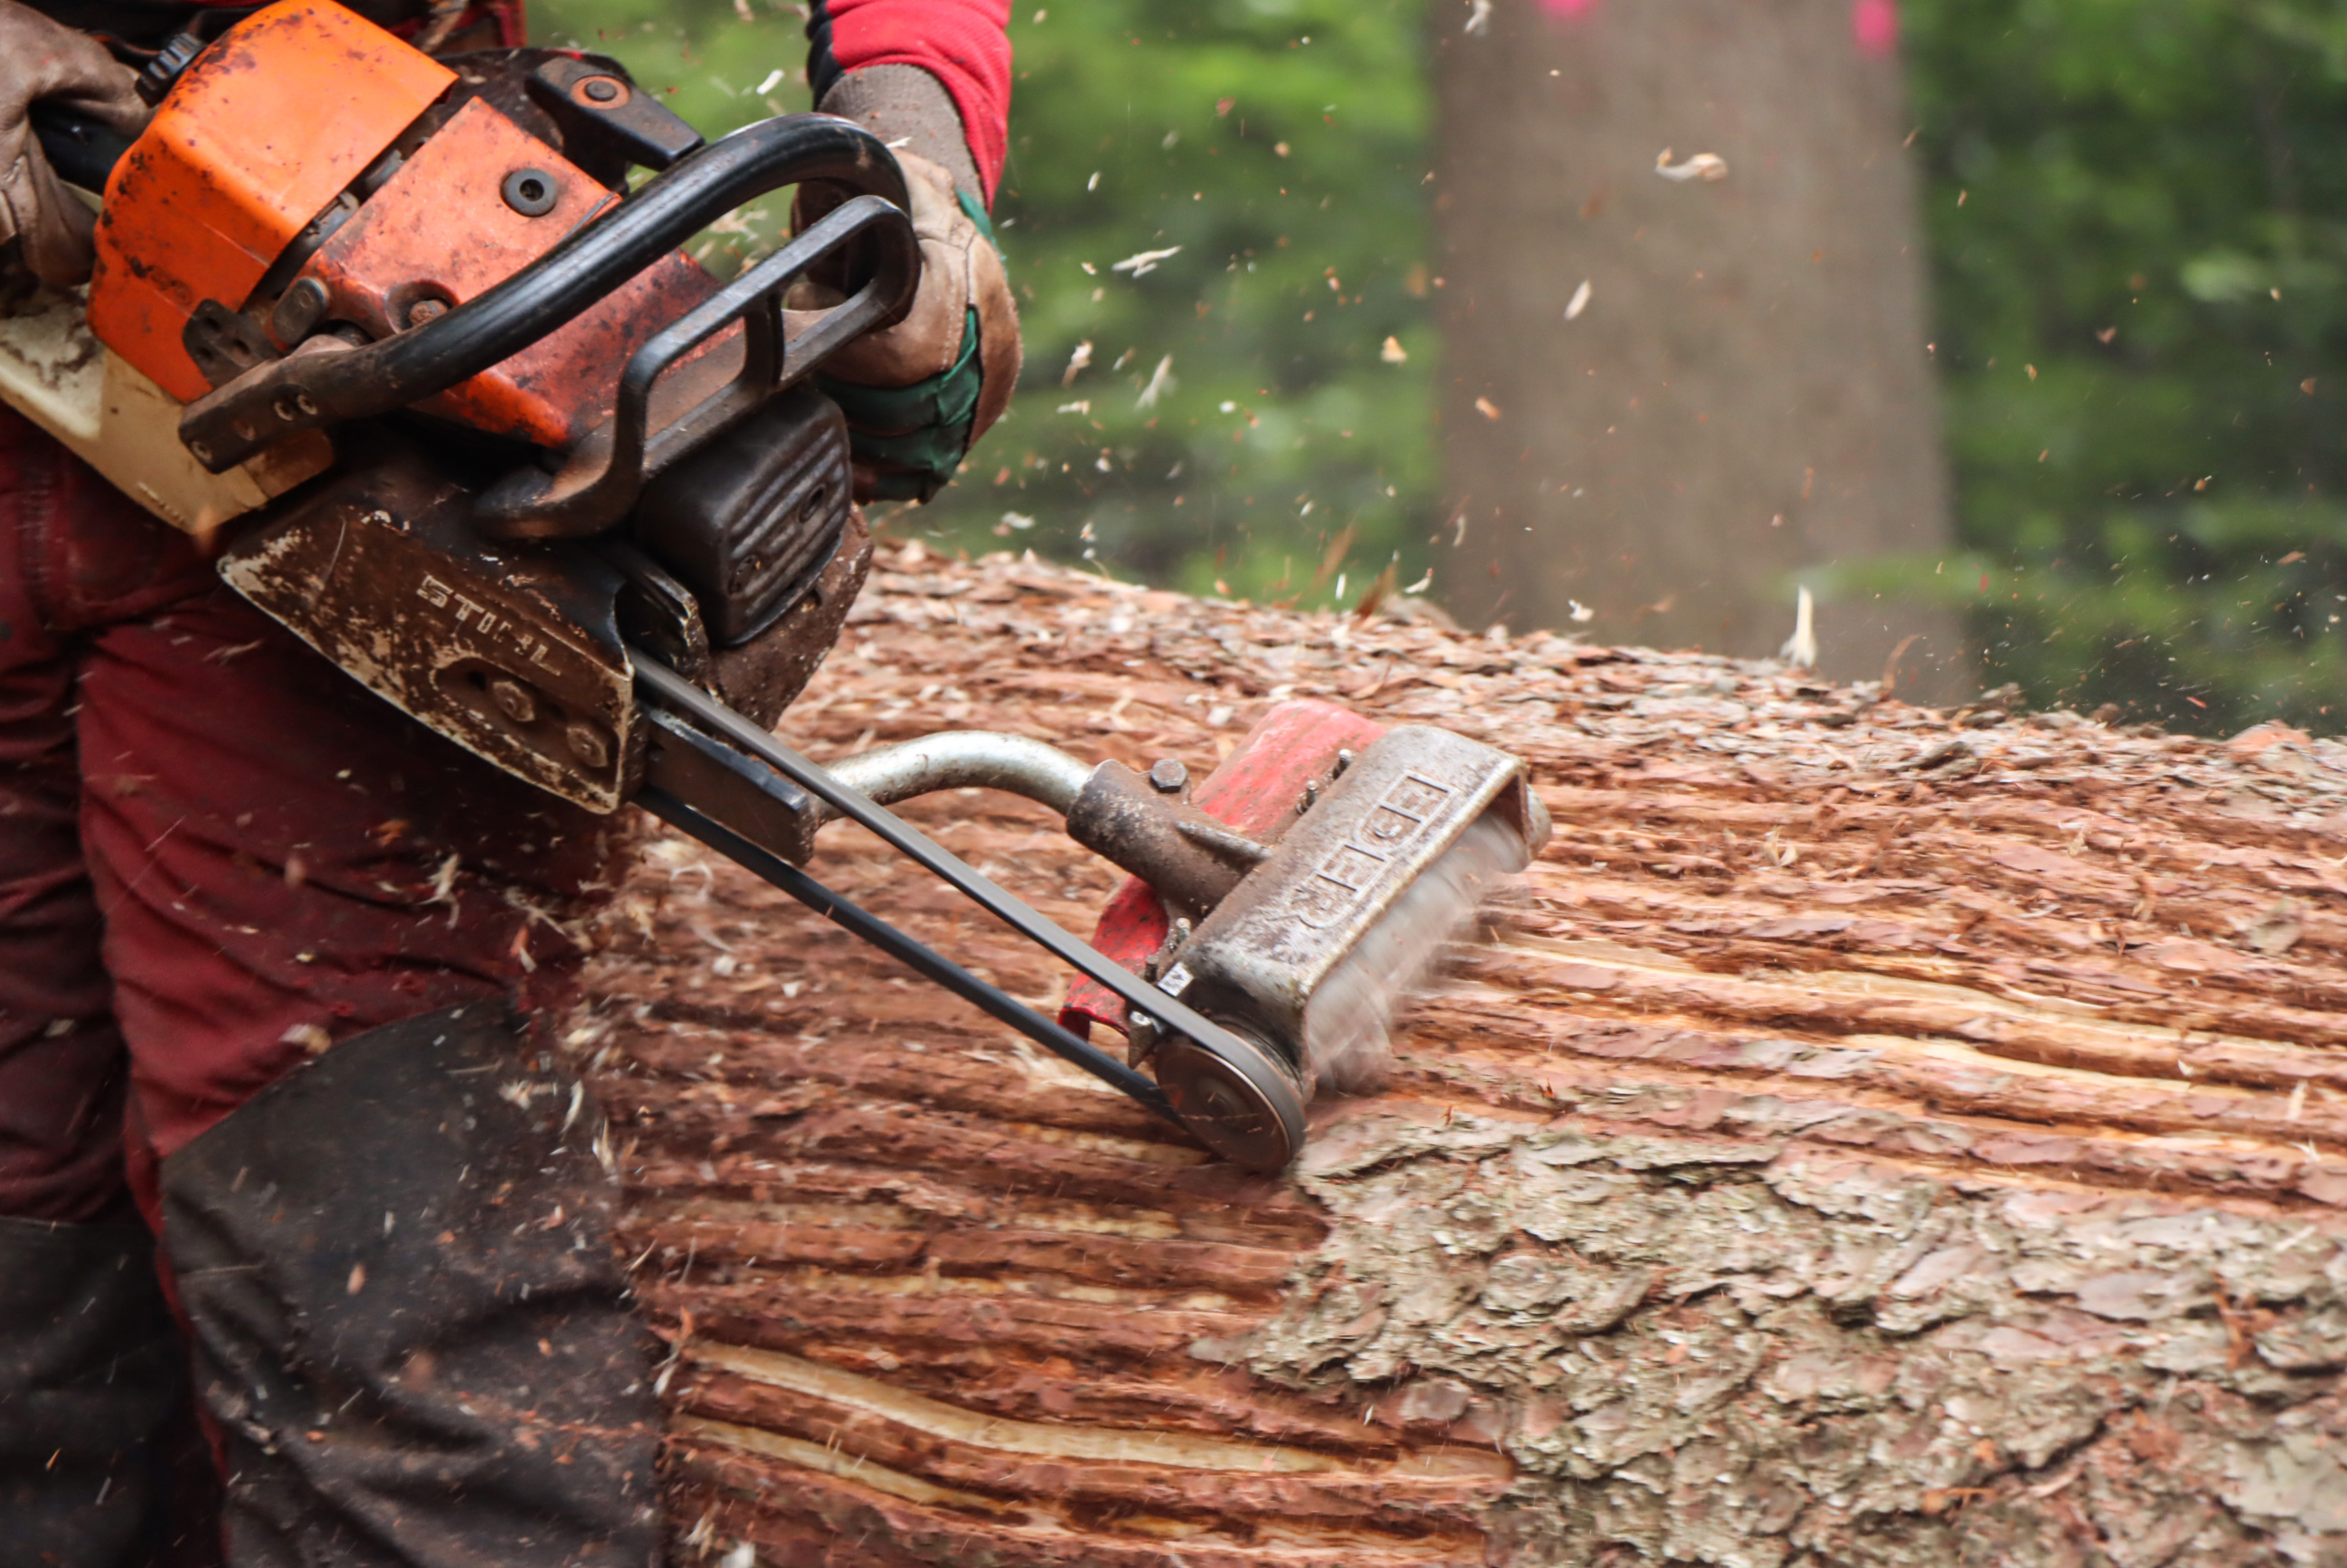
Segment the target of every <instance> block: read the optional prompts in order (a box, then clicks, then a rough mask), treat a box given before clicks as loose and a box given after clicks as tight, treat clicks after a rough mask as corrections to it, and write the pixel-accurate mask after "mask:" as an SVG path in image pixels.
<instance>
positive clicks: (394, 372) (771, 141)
mask: <svg viewBox="0 0 2347 1568" xmlns="http://www.w3.org/2000/svg"><path fill="white" fill-rule="evenodd" d="M810 180H821V181H824V182H825V183H828V184H834V185H841V186H845V187H846V188H847V189H849V190H853V191H856V192H857V193H859V194H863V195H869V196H877V197H879V198H881V199H882V200H886V201H888V202H890V203H892V204H893V205H895V206H897V207H900V208H901V207H904V206H905V205H906V204H907V198H906V194H905V177H904V175H903V173H902V172H901V171H899V170H898V169H897V160H896V158H895V157H894V156H893V155H892V154H891V153H890V152H889V151H888V149H887V145H886V144H885V143H883V142H882V141H881V140H880V138H878V137H876V136H874V135H873V134H872V133H871V132H870V131H868V130H866V129H865V128H863V127H862V126H859V125H856V124H854V123H852V122H850V121H848V120H844V119H836V118H833V117H831V116H829V115H784V116H781V117H780V118H774V119H769V120H761V121H759V122H758V123H757V124H755V125H752V126H745V127H743V128H742V129H740V130H737V131H735V132H734V133H733V135H731V136H729V137H726V138H723V139H722V140H719V141H713V142H711V143H710V144H709V145H708V146H707V147H704V148H702V149H700V150H699V151H698V152H694V153H692V154H690V155H688V156H687V157H685V158H682V159H678V160H677V161H676V162H675V163H673V164H671V166H670V167H669V168H668V169H666V170H665V171H663V172H662V173H661V174H659V175H656V176H654V177H653V178H652V179H651V180H649V181H647V182H646V183H645V185H644V187H643V188H642V189H641V190H638V191H637V192H635V194H633V195H632V196H630V197H628V198H627V199H626V200H622V201H620V203H619V204H618V205H617V206H614V207H612V208H610V209H609V210H606V211H605V212H604V214H603V215H602V216H601V217H600V218H596V219H592V220H589V221H588V222H586V223H584V224H582V225H580V226H579V228H578V229H577V230H575V231H572V232H571V233H570V234H569V235H567V236H565V237H564V238H563V239H562V241H560V242H559V243H558V244H556V245H555V247H554V248H553V249H552V250H550V251H548V252H547V253H546V254H545V255H543V256H540V257H539V258H538V260H537V261H533V262H531V263H530V264H529V265H528V266H527V267H524V268H523V269H522V270H521V271H520V272H516V273H514V274H513V275H512V276H511V277H509V278H507V279H506V280H505V281H503V282H499V283H497V285H496V286H495V287H493V288H490V289H489V290H487V292H483V293H481V294H479V295H477V297H475V298H473V299H470V300H467V301H466V302H465V303H463V304H461V305H459V306H457V307H456V309H455V310H453V311H450V312H449V313H447V314H446V315H445V316H441V317H439V318H438V319H436V320H435V321H432V322H429V323H425V325H423V326H420V327H411V328H409V329H408V330H406V331H405V332H401V333H394V334H393V335H392V336H390V337H387V338H384V339H383V340H382V341H381V342H378V343H369V344H367V345H366V346H364V348H352V347H349V346H347V345H344V344H343V343H341V342H340V341H339V340H337V339H334V338H331V337H324V338H313V339H311V340H310V341H309V342H308V343H303V344H302V347H301V348H299V349H297V350H295V351H294V352H293V353H292V354H288V355H287V356H286V357H284V358H283V359H279V360H272V361H270V362H269V363H268V364H262V365H256V366H254V367H253V368H252V369H251V370H249V371H247V372H246V373H245V374H242V375H240V376H238V377H237V378H236V379H235V380H234V381H231V382H230V383H229V384H227V385H225V386H222V387H220V388H219V389H218V390H216V391H214V392H212V393H210V395H207V396H205V397H202V398H200V399H198V400H197V401H196V402H194V403H192V404H190V405H188V411H187V413H186V414H185V415H182V416H181V417H180V420H179V439H180V441H181V442H182V443H184V444H185V445H186V446H187V448H188V450H189V451H190V453H192V454H193V455H194V456H195V458H196V460H197V461H198V462H200V463H201V464H203V466H205V467H207V468H209V469H210V470H211V471H212V472H213V473H215V474H217V473H220V472H223V471H225V470H226V469H228V468H231V467H233V466H235V465H237V464H239V463H241V462H243V461H244V460H245V459H246V458H248V457H250V456H252V455H253V454H254V453H256V452H258V451H260V450H261V448H262V447H264V446H274V445H275V444H276V443H278V442H280V441H282V440H284V439H285V438H286V437H287V436H294V435H298V434H300V433H301V432H302V431H305V430H316V429H321V428H323V427H324V426H327V425H339V424H342V423H343V422H344V421H346V420H352V419H365V418H371V417H373V416H374V415H383V414H389V413H391V412H392V411H393V410H395V409H399V408H405V407H406V406H408V405H411V404H415V403H420V402H422V401H423V400H424V399H425V398H427V397H431V396H434V395H437V394H439V393H443V392H446V391H447V390H448V388H450V387H452V386H454V385H456V384H457V383H459V382H461V381H466V380H468V379H470V378H471V377H473V376H476V375H478V374H480V373H481V372H483V371H485V370H487V369H488V368H489V366H491V365H493V364H497V363H498V362H500V361H502V360H506V359H509V358H511V357H512V356H513V355H514V354H517V353H518V352H519V351H520V350H522V349H524V348H526V347H528V345H529V344H531V343H536V342H537V341H538V339H540V338H542V337H544V336H546V335H547V334H548V333H551V332H554V331H555V330H557V329H558V328H559V327H562V326H565V325H567V324H569V323H570V322H571V321H573V320H575V319H576V318H577V317H579V315H580V314H582V313H585V312H586V310H587V309H588V308H589V306H591V305H593V304H594V303H595V302H597V301H599V300H600V299H602V298H603V297H604V296H606V295H607V294H609V293H610V292H611V291H612V290H614V289H616V288H618V287H619V286H620V284H622V283H624V282H627V281H628V280H629V279H630V278H632V277H634V276H635V275H636V274H637V273H638V272H641V271H643V269H644V268H646V267H648V266H650V265H651V264H652V262H654V261H657V260H659V259H660V258H661V257H662V256H665V255H666V254H668V253H669V252H670V251H673V250H674V249H676V247H677V246H678V245H680V244H682V243H683V241H685V240H686V239H687V238H688V237H689V236H691V235H692V233H693V232H694V231H697V230H700V229H702V228H704V227H706V226H707V225H708V224H710V223H712V222H714V221H715V220H717V219H718V218H720V217H722V216H723V214H725V213H727V212H729V211H731V210H733V209H734V208H736V207H738V206H740V205H741V204H742V203H743V202H744V201H747V200H751V199H752V198H753V197H756V196H760V195H763V194H764V193H765V192H767V191H769V190H774V189H776V188H777V187H780V186H784V185H795V184H803V183H805V182H807V181H810Z"/></svg>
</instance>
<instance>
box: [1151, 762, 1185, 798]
mask: <svg viewBox="0 0 2347 1568" xmlns="http://www.w3.org/2000/svg"><path fill="white" fill-rule="evenodd" d="M1189 782H1190V770H1189V769H1188V768H1185V767H1184V766H1183V765H1182V763H1181V760H1180V759H1179V758H1177V757H1160V758H1158V759H1157V760H1156V761H1155V762H1153V763H1152V764H1149V787H1150V788H1152V789H1153V790H1155V791H1156V792H1157V793H1158V794H1181V793H1182V786H1183V785H1184V784H1188V783H1189Z"/></svg>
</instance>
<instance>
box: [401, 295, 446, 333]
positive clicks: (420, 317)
mask: <svg viewBox="0 0 2347 1568" xmlns="http://www.w3.org/2000/svg"><path fill="white" fill-rule="evenodd" d="M447 313H448V302H447V301H446V300H418V301H416V302H415V303H414V304H412V305H410V306H408V307H407V324H408V325H409V326H412V327H420V326H422V325H423V324H424V323H425V322H436V321H438V320H439V319H440V318H441V317H442V316H445V315H446V314H447Z"/></svg>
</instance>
